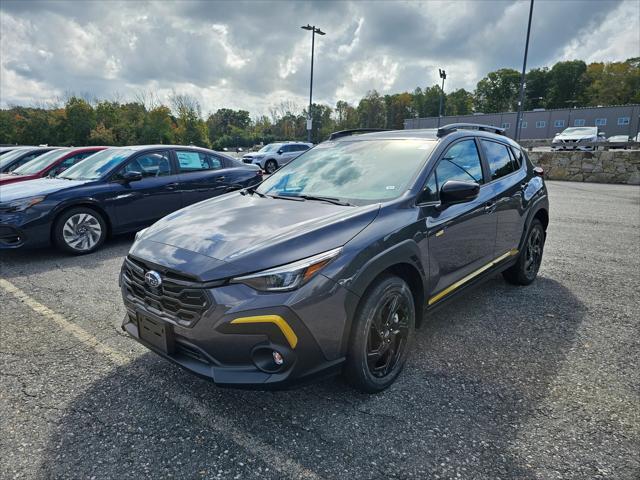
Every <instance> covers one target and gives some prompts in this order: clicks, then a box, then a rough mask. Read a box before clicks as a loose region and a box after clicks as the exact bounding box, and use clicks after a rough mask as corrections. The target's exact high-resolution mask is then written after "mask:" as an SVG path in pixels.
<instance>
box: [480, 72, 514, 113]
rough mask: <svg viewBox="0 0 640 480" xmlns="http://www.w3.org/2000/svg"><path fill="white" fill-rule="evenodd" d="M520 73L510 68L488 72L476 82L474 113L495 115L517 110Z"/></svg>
mask: <svg viewBox="0 0 640 480" xmlns="http://www.w3.org/2000/svg"><path fill="white" fill-rule="evenodd" d="M519 91H520V73H518V72H517V71H516V70H513V69H511V68H501V69H500V70H496V71H495V72H490V73H489V74H487V76H486V77H484V78H483V79H482V80H480V81H479V82H478V85H477V86H476V92H475V105H474V107H475V111H477V112H483V113H495V112H506V111H514V110H516V109H517V104H518V93H519Z"/></svg>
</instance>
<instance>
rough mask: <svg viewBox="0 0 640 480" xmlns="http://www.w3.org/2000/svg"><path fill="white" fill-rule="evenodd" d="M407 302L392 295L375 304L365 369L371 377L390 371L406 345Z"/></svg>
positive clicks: (390, 293)
mask: <svg viewBox="0 0 640 480" xmlns="http://www.w3.org/2000/svg"><path fill="white" fill-rule="evenodd" d="M407 301H408V300H407V298H406V297H405V296H404V295H402V293H401V292H398V291H392V292H389V294H387V295H385V297H383V298H382V299H381V301H380V303H379V308H378V309H377V310H376V313H375V315H374V318H373V321H372V322H371V326H370V328H369V335H368V338H367V352H366V354H367V365H368V367H369V371H370V372H371V374H372V375H373V376H374V377H378V378H382V377H385V376H386V375H388V374H389V373H390V372H392V371H393V369H394V368H395V366H396V365H397V364H398V361H399V360H400V359H401V358H402V354H403V352H404V349H405V348H406V345H407V337H408V332H409V318H408V315H409V311H410V309H409V308H408V305H407Z"/></svg>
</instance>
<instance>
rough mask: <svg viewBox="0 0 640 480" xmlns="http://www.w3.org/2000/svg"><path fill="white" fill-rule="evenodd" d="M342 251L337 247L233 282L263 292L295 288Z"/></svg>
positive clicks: (235, 279)
mask: <svg viewBox="0 0 640 480" xmlns="http://www.w3.org/2000/svg"><path fill="white" fill-rule="evenodd" d="M341 251H342V248H336V249H334V250H329V251H328V252H324V253H320V254H318V255H314V256H313V257H309V258H305V259H304V260H299V261H297V262H294V263H289V264H288V265H283V266H281V267H276V268H270V269H269V270H263V271H262V272H257V273H253V274H251V275H245V276H242V277H236V278H234V279H232V280H231V282H232V283H244V284H245V285H248V286H250V287H251V288H255V289H256V290H260V291H263V292H284V291H287V290H295V289H296V288H298V287H299V286H300V285H302V284H303V283H305V282H306V281H308V280H309V279H310V278H311V277H313V276H314V275H315V274H316V273H317V272H318V271H320V270H321V269H322V268H323V267H325V266H326V265H327V264H328V263H329V262H331V261H332V260H333V259H334V258H336V257H337V256H338V255H339V254H340V252H341Z"/></svg>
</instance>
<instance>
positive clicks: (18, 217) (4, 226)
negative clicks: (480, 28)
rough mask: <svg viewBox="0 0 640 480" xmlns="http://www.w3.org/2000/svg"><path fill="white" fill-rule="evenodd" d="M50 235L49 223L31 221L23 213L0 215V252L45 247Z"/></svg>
mask: <svg viewBox="0 0 640 480" xmlns="http://www.w3.org/2000/svg"><path fill="white" fill-rule="evenodd" d="M50 233H51V226H50V225H49V223H47V222H43V221H40V220H35V221H31V220H30V219H29V217H28V216H26V215H25V214H24V213H2V214H0V250H11V249H16V248H22V247H25V248H29V247H44V246H47V245H49V243H50Z"/></svg>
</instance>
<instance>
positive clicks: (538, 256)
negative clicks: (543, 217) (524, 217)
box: [502, 218, 545, 285]
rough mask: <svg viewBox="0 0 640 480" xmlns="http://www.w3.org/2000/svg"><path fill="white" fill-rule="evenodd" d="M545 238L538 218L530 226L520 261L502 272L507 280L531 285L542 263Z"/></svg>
mask: <svg viewBox="0 0 640 480" xmlns="http://www.w3.org/2000/svg"><path fill="white" fill-rule="evenodd" d="M544 240H545V233H544V228H543V227H542V223H541V222H540V220H538V219H537V218H536V219H534V220H533V222H532V223H531V226H530V227H529V232H528V233H527V238H526V239H525V241H524V246H523V248H522V251H521V252H520V255H519V256H518V261H517V262H516V264H515V265H513V266H512V267H510V268H508V269H507V270H505V271H504V272H502V275H503V276H504V278H505V280H506V281H507V282H509V283H512V284H514V285H529V284H530V283H532V282H533V281H534V280H535V279H536V276H537V275H538V270H540V264H541V263H542V252H543V250H544Z"/></svg>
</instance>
